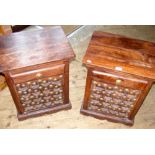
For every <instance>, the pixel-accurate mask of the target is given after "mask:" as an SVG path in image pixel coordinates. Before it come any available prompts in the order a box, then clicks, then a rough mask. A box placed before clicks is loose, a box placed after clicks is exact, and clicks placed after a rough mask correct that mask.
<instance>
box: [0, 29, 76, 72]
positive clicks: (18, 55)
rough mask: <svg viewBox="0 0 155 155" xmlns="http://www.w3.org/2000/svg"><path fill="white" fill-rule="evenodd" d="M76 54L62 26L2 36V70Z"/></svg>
mask: <svg viewBox="0 0 155 155" xmlns="http://www.w3.org/2000/svg"><path fill="white" fill-rule="evenodd" d="M74 56H75V55H74V53H73V50H72V48H71V46H70V44H69V43H68V41H67V38H66V36H65V34H64V32H63V30H62V29H61V27H60V26H56V27H53V28H47V29H41V30H34V31H22V32H18V33H12V34H10V35H7V36H0V72H3V71H6V70H11V69H16V68H22V67H28V66H32V65H37V64H41V63H46V62H52V61H60V60H70V59H71V58H73V57H74Z"/></svg>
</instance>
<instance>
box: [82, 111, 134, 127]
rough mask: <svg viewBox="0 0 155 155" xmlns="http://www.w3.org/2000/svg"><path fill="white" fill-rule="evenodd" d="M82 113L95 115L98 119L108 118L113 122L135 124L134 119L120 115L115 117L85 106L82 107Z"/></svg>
mask: <svg viewBox="0 0 155 155" xmlns="http://www.w3.org/2000/svg"><path fill="white" fill-rule="evenodd" d="M80 113H81V114H84V115H86V116H93V117H95V118H97V119H102V120H103V119H106V120H108V121H111V122H115V123H123V124H125V125H129V126H132V125H133V124H134V120H130V119H128V118H118V117H114V116H108V115H105V114H100V113H96V112H94V111H90V110H85V109H83V108H81V110H80Z"/></svg>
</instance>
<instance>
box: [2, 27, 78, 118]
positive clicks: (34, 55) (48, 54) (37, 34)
mask: <svg viewBox="0 0 155 155" xmlns="http://www.w3.org/2000/svg"><path fill="white" fill-rule="evenodd" d="M0 40H1V41H2V42H0V45H1V46H0V66H1V71H2V72H3V74H4V75H5V77H6V81H7V84H8V86H9V89H10V92H11V95H12V97H13V100H14V102H15V105H16V108H17V113H18V119H19V120H24V119H27V118H31V117H35V116H41V115H43V114H48V113H53V112H57V111H60V110H63V109H70V108H71V103H70V102H69V60H70V59H72V58H73V57H74V56H75V55H74V53H73V51H72V49H71V47H70V45H69V43H68V41H67V39H66V37H65V35H64V33H63V31H62V29H61V28H60V27H55V28H52V29H46V30H38V31H31V32H21V33H17V34H15V35H10V36H8V37H1V38H0Z"/></svg>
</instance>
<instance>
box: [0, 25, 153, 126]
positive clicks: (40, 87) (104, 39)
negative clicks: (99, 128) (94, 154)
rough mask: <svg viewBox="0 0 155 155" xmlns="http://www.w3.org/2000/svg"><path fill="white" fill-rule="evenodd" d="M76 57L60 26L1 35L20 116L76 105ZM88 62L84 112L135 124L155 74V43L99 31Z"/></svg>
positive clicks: (0, 53)
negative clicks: (72, 81)
mask: <svg viewBox="0 0 155 155" xmlns="http://www.w3.org/2000/svg"><path fill="white" fill-rule="evenodd" d="M74 57H75V54H74V52H73V50H72V48H71V47H70V45H69V43H68V41H67V38H66V36H65V34H64V32H63V30H62V29H61V28H60V27H54V28H50V29H43V30H36V31H28V32H27V31H25V32H19V33H14V34H11V35H8V36H1V37H0V72H1V73H3V74H4V75H5V78H6V81H7V84H8V87H9V89H10V92H11V95H12V97H13V100H14V103H15V106H16V108H17V111H18V119H19V120H24V119H27V118H30V117H34V116H40V115H43V114H46V113H53V112H57V111H60V110H64V109H70V108H71V103H70V100H69V61H70V60H71V59H73V58H74ZM83 63H84V64H85V65H86V66H87V68H88V74H87V79H86V87H85V95H84V100H83V103H82V107H81V110H80V112H81V113H82V114H84V115H90V116H93V117H96V118H99V119H107V120H109V121H113V122H120V123H124V124H127V125H133V123H134V117H135V115H136V113H137V112H138V110H139V108H140V106H141V105H142V103H143V100H144V99H145V97H146V95H147V93H148V92H149V89H150V88H151V86H152V84H153V82H154V80H155V43H151V42H147V41H142V40H136V39H131V38H127V37H124V36H120V35H114V34H110V33H104V32H94V33H93V35H92V38H91V41H90V43H89V46H88V49H87V51H86V54H85V56H84V59H83ZM4 104H5V103H4Z"/></svg>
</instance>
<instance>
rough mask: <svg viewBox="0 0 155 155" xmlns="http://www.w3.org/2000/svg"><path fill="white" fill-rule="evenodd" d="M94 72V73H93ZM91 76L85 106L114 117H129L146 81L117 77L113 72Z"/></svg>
mask: <svg viewBox="0 0 155 155" xmlns="http://www.w3.org/2000/svg"><path fill="white" fill-rule="evenodd" d="M94 73H95V74H94ZM94 73H93V76H92V77H91V79H92V80H91V88H90V95H89V98H88V103H87V108H88V109H89V110H91V111H93V112H97V113H101V114H102V113H103V114H104V115H110V116H114V117H119V118H120V117H121V118H129V117H130V116H131V115H132V112H133V110H134V108H135V107H136V105H137V104H139V103H138V101H139V98H140V96H141V95H142V94H143V89H145V87H146V86H147V82H146V81H145V82H143V80H142V81H141V82H137V81H136V80H134V79H132V80H131V81H130V80H129V79H126V78H125V77H117V76H116V75H113V74H107V73H102V74H97V72H94Z"/></svg>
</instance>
